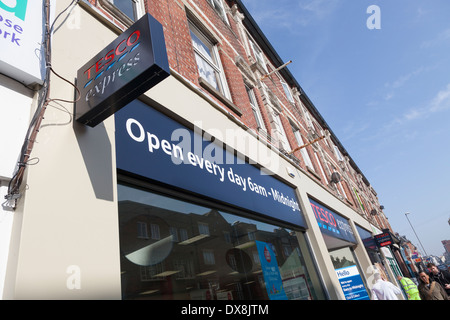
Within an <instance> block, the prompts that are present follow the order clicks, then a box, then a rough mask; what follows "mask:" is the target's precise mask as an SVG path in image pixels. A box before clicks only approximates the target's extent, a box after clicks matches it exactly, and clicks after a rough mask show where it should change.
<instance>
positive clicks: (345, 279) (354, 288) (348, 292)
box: [335, 266, 370, 300]
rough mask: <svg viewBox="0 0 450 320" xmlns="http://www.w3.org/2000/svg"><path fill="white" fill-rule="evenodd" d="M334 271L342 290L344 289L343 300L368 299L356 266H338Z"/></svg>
mask: <svg viewBox="0 0 450 320" xmlns="http://www.w3.org/2000/svg"><path fill="white" fill-rule="evenodd" d="M335 271H336V274H337V276H338V279H339V283H340V284H341V288H342V291H344V295H345V300H370V298H369V295H368V293H367V290H366V286H365V285H364V283H363V280H362V278H361V275H360V274H359V271H358V268H357V267H356V266H350V267H345V268H340V269H336V270H335Z"/></svg>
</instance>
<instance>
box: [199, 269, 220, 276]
mask: <svg viewBox="0 0 450 320" xmlns="http://www.w3.org/2000/svg"><path fill="white" fill-rule="evenodd" d="M216 272H217V270H209V271H205V272H202V273H199V274H197V277H203V276H209V275H210V274H213V273H216Z"/></svg>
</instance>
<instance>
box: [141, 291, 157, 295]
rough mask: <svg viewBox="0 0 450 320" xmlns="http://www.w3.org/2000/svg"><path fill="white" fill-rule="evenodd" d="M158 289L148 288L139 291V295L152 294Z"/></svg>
mask: <svg viewBox="0 0 450 320" xmlns="http://www.w3.org/2000/svg"><path fill="white" fill-rule="evenodd" d="M158 291H159V290H148V291H144V292H141V293H140V295H145V294H152V293H155V292H158Z"/></svg>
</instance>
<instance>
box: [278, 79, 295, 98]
mask: <svg viewBox="0 0 450 320" xmlns="http://www.w3.org/2000/svg"><path fill="white" fill-rule="evenodd" d="M281 85H282V86H283V89H284V93H285V94H286V97H287V98H288V100H289V101H290V102H292V103H294V96H293V95H292V93H291V89H290V88H289V86H288V84H287V83H286V82H284V81H283V80H281Z"/></svg>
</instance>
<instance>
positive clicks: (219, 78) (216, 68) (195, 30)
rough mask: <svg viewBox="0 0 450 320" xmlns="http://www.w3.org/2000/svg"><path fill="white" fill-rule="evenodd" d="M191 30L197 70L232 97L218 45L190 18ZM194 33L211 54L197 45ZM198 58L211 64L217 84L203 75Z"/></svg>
mask: <svg viewBox="0 0 450 320" xmlns="http://www.w3.org/2000/svg"><path fill="white" fill-rule="evenodd" d="M189 30H190V33H191V40H192V47H193V48H194V54H195V59H196V63H197V70H198V72H199V75H200V77H201V78H202V79H204V80H205V81H206V82H207V83H208V84H209V85H211V87H213V88H214V89H216V90H217V91H219V92H220V93H222V94H223V95H224V96H225V97H226V98H228V99H231V95H230V92H229V90H228V85H227V82H226V79H225V74H224V71H223V67H222V63H221V61H220V57H219V50H218V49H217V45H216V44H214V42H213V41H212V40H211V39H209V38H208V37H207V36H206V35H205V33H204V32H202V31H201V30H200V28H199V27H197V26H196V24H195V23H194V22H192V21H190V20H189ZM192 34H194V35H195V36H196V38H197V39H198V40H199V41H200V42H201V44H202V45H203V46H204V47H206V48H207V49H208V50H209V52H210V55H208V54H205V53H204V52H202V50H201V49H200V48H198V47H197V45H196V42H195V40H194V39H193V38H192ZM197 59H200V60H201V61H203V62H204V63H206V64H207V66H209V67H210V68H211V69H212V70H213V72H214V75H215V77H214V78H215V81H216V85H214V84H213V83H212V82H211V81H210V80H209V79H208V77H205V76H203V75H202V72H201V71H200V67H201V66H200V65H199V62H198V60H197Z"/></svg>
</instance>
